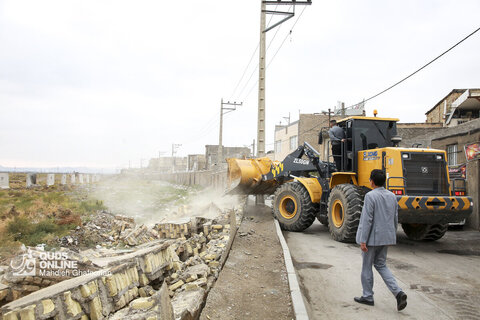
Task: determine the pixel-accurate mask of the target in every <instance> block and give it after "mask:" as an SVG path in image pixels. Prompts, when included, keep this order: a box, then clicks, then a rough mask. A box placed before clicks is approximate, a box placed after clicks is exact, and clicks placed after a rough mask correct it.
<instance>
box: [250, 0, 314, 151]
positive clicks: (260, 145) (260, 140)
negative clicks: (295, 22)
mask: <svg viewBox="0 0 480 320" xmlns="http://www.w3.org/2000/svg"><path fill="white" fill-rule="evenodd" d="M260 2H261V12H260V46H259V56H260V57H259V58H260V61H259V64H258V122H257V157H263V156H265V71H266V70H265V68H266V67H265V62H266V61H265V55H266V44H265V41H266V33H267V31H270V30H272V29H273V28H275V27H277V26H279V25H281V24H282V23H284V22H285V21H287V20H288V19H291V18H292V17H293V16H294V15H295V6H296V5H310V4H312V0H306V1H295V0H294V1H281V0H276V1H265V0H260ZM267 5H276V6H278V5H291V6H293V12H284V11H272V10H267ZM267 13H268V14H275V15H284V16H286V17H285V18H283V19H282V20H280V21H278V22H277V23H275V24H273V25H272V26H269V27H268V28H266V14H267Z"/></svg>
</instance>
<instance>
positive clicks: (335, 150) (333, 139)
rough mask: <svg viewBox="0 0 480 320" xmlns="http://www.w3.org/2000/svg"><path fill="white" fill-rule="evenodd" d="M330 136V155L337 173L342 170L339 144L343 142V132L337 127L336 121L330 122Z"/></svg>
mask: <svg viewBox="0 0 480 320" xmlns="http://www.w3.org/2000/svg"><path fill="white" fill-rule="evenodd" d="M328 135H329V136H330V143H331V144H332V155H333V159H334V160H335V166H336V167H337V171H340V170H342V146H341V143H342V142H343V141H345V132H343V129H342V128H340V127H339V126H337V121H336V120H330V130H328Z"/></svg>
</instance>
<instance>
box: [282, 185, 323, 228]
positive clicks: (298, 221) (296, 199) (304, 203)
mask: <svg viewBox="0 0 480 320" xmlns="http://www.w3.org/2000/svg"><path fill="white" fill-rule="evenodd" d="M316 211H317V206H316V205H315V204H314V203H312V200H311V199H310V195H309V194H308V191H307V189H305V187H304V186H303V185H302V184H301V183H300V182H298V181H292V182H287V183H285V184H283V185H282V186H280V187H279V188H278V189H277V191H275V198H274V199H273V215H274V216H275V218H276V219H277V220H278V223H279V224H280V227H281V228H282V229H283V230H287V231H303V230H305V229H307V228H308V227H310V226H311V225H312V223H313V221H315V217H316Z"/></svg>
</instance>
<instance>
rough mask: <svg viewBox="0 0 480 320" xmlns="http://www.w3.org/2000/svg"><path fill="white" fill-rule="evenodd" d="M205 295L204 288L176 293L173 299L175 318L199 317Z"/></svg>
mask: <svg viewBox="0 0 480 320" xmlns="http://www.w3.org/2000/svg"><path fill="white" fill-rule="evenodd" d="M204 296H205V290H204V289H202V288H198V289H196V290H190V291H182V292H180V293H178V294H176V295H175V297H174V298H173V299H172V305H173V310H174V312H175V319H181V320H183V319H197V317H198V315H199V313H200V307H201V306H202V304H203V299H204ZM189 317H190V318H189Z"/></svg>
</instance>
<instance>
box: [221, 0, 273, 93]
mask: <svg viewBox="0 0 480 320" xmlns="http://www.w3.org/2000/svg"><path fill="white" fill-rule="evenodd" d="M277 8H278V5H276V6H275V9H274V10H277ZM272 19H273V15H272V16H271V17H270V20H269V21H268V24H267V28H268V27H269V26H270V23H271V22H272ZM259 47H260V41H259V42H258V43H257V47H256V48H255V50H253V53H252V55H251V57H250V60H249V61H248V64H247V66H246V67H245V69H244V70H243V73H242V76H241V77H240V80H238V82H237V85H236V86H235V89H233V92H232V94H231V95H230V99H229V100H233V96H234V95H235V92H236V91H237V89H238V87H239V86H240V83H241V82H242V80H243V78H244V77H245V74H246V73H247V70H248V67H250V64H251V63H252V61H253V57H255V53H257V51H258V48H259ZM257 67H258V64H257ZM240 95H241V94H240Z"/></svg>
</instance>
